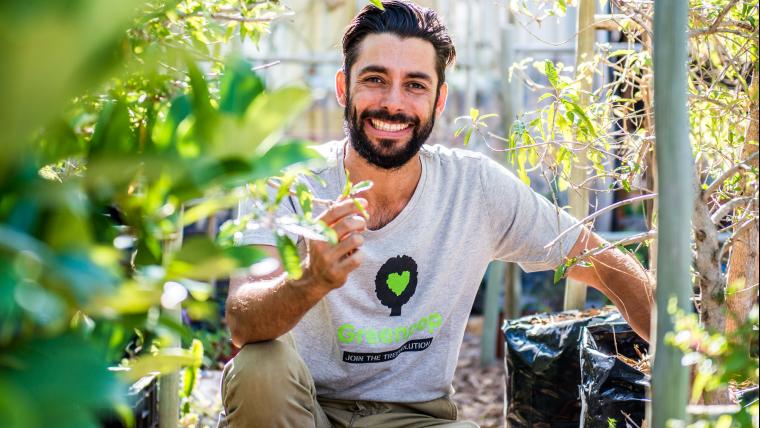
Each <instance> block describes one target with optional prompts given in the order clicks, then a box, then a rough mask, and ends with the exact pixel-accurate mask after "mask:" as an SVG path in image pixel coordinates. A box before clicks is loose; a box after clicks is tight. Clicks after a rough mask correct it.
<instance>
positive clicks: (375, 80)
mask: <svg viewBox="0 0 760 428" xmlns="http://www.w3.org/2000/svg"><path fill="white" fill-rule="evenodd" d="M364 81H365V82H367V83H383V79H381V78H379V77H376V76H375V77H367V78H366V79H364Z"/></svg>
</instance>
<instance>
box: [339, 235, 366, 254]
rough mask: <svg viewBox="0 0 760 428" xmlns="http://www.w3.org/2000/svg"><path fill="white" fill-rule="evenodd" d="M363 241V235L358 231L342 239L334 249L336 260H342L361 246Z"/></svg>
mask: <svg viewBox="0 0 760 428" xmlns="http://www.w3.org/2000/svg"><path fill="white" fill-rule="evenodd" d="M363 243H364V237H363V236H361V235H359V234H358V233H352V234H350V235H348V236H347V237H346V238H345V239H343V240H342V241H340V243H339V244H338V245H337V246H336V247H335V249H334V250H333V255H334V257H335V258H336V260H340V259H341V258H342V257H343V256H345V255H346V254H349V253H351V252H352V251H354V250H356V249H357V248H359V247H361V245H362V244H363Z"/></svg>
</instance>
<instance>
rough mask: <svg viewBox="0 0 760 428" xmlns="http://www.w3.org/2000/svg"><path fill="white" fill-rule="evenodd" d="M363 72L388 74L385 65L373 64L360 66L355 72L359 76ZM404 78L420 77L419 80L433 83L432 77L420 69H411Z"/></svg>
mask: <svg viewBox="0 0 760 428" xmlns="http://www.w3.org/2000/svg"><path fill="white" fill-rule="evenodd" d="M365 73H381V74H388V69H387V68H386V67H383V66H382V65H373V64H370V65H368V66H366V67H364V68H362V69H361V70H359V74H357V75H358V76H361V75H362V74H365ZM406 78H407V79H421V80H425V81H427V82H429V83H433V78H432V77H431V76H430V75H429V74H427V73H424V72H422V71H412V72H409V73H407V74H406Z"/></svg>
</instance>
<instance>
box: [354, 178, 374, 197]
mask: <svg viewBox="0 0 760 428" xmlns="http://www.w3.org/2000/svg"><path fill="white" fill-rule="evenodd" d="M373 185H374V183H372V182H371V181H370V180H364V181H360V182H358V183H356V184H354V185H353V186H351V191H350V192H349V195H351V196H354V195H356V194H357V193H361V192H365V191H367V190H369V189H371V188H372V186H373Z"/></svg>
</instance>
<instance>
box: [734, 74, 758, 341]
mask: <svg viewBox="0 0 760 428" xmlns="http://www.w3.org/2000/svg"><path fill="white" fill-rule="evenodd" d="M758 78H760V76H759V75H758V73H757V68H755V72H754V74H753V75H752V83H751V85H750V90H749V99H750V105H749V110H748V111H749V114H750V119H749V124H748V126H747V132H746V133H745V139H744V147H743V149H742V159H748V158H749V157H750V156H752V155H754V154H756V153H757V145H758V108H759V107H760V106H758V82H757V80H758ZM750 163H751V165H752V166H753V167H754V168H757V165H758V162H757V158H755V159H754V160H753V161H751V162H750ZM741 174H743V175H744V177H743V178H742V180H743V183H744V191H743V195H742V196H753V195H754V194H755V189H754V188H753V186H752V185H751V184H750V183H749V180H748V179H747V175H748V172H747V171H742V172H741ZM737 226H738V225H737ZM732 240H733V246H732V247H731V252H730V255H729V258H728V279H727V281H726V283H727V284H728V293H727V295H726V306H727V307H728V317H727V319H726V332H727V333H732V332H734V331H736V329H737V328H738V327H739V326H740V325H741V324H743V323H744V322H745V321H746V320H747V316H748V315H749V311H750V310H752V305H753V304H754V303H755V302H756V301H757V297H758V290H757V284H758V267H757V262H758V260H757V252H758V249H757V246H758V225H757V222H756V223H755V224H753V225H752V226H750V227H748V228H745V229H744V230H742V231H739V233H738V235H737V236H734V237H733V238H732Z"/></svg>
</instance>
